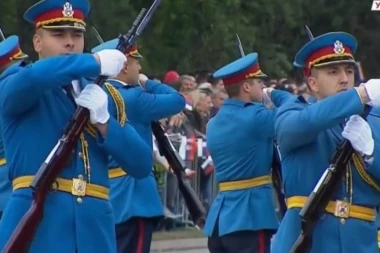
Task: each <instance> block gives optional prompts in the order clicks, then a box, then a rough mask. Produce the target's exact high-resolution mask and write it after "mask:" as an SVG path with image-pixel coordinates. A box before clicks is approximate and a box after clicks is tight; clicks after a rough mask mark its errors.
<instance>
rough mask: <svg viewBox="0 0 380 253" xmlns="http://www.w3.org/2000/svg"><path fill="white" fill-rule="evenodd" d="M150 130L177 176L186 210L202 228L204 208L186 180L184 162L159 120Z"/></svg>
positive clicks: (153, 123) (198, 226)
mask: <svg viewBox="0 0 380 253" xmlns="http://www.w3.org/2000/svg"><path fill="white" fill-rule="evenodd" d="M152 132H153V134H154V136H155V137H156V140H157V144H158V150H159V151H160V154H161V155H163V156H165V158H166V160H167V161H168V163H169V165H170V168H171V169H172V170H173V172H174V174H175V175H176V177H177V180H178V188H179V191H180V192H181V194H182V197H183V199H184V200H185V203H186V207H187V210H188V211H189V214H190V216H191V219H192V220H193V223H194V225H195V226H196V227H197V228H201V229H202V228H203V227H204V224H205V220H206V210H205V208H204V207H203V205H202V203H201V201H200V200H199V198H198V196H197V194H196V193H195V191H194V189H193V188H192V187H191V185H190V183H189V182H188V181H187V180H186V175H185V169H186V164H185V162H184V161H183V160H182V158H181V157H180V156H179V154H178V152H177V151H176V150H175V148H174V147H173V144H172V143H171V141H170V140H169V138H168V136H167V135H166V134H165V131H164V129H163V128H162V126H161V124H160V123H159V122H152Z"/></svg>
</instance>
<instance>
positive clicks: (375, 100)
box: [360, 79, 380, 107]
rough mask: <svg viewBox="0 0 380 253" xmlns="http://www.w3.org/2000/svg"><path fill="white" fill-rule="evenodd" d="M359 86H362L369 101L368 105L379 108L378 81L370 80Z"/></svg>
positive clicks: (379, 90)
mask: <svg viewBox="0 0 380 253" xmlns="http://www.w3.org/2000/svg"><path fill="white" fill-rule="evenodd" d="M360 86H364V87H365V89H366V91H367V94H368V97H369V99H370V100H371V101H370V102H369V103H368V104H369V105H371V106H375V107H380V79H370V80H369V81H368V82H366V83H362V84H361V85H360Z"/></svg>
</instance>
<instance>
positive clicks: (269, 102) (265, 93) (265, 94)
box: [263, 88, 274, 108]
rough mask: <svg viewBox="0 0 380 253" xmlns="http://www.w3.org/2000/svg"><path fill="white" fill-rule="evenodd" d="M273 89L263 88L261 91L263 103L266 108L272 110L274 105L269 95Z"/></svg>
mask: <svg viewBox="0 0 380 253" xmlns="http://www.w3.org/2000/svg"><path fill="white" fill-rule="evenodd" d="M273 90H274V89H273V88H264V89H263V103H264V105H265V106H266V107H268V108H272V107H274V104H273V102H272V100H271V99H270V95H271V93H272V91H273Z"/></svg>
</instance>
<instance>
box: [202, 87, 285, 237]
mask: <svg viewBox="0 0 380 253" xmlns="http://www.w3.org/2000/svg"><path fill="white" fill-rule="evenodd" d="M291 98H292V95H291V94H290V93H288V92H284V91H273V92H272V94H271V100H272V101H273V103H274V104H275V105H276V106H280V105H282V104H284V103H285V102H287V101H288V100H289V99H291ZM276 112H277V108H276V109H272V110H268V109H267V108H266V107H265V106H264V105H263V104H261V103H244V102H243V101H241V100H236V99H227V100H226V101H225V102H224V103H223V105H222V107H221V108H220V110H219V111H218V114H217V115H215V116H214V117H213V118H212V119H211V120H210V122H209V123H208V125H207V131H206V136H207V147H208V150H209V152H210V154H211V157H212V159H213V162H214V165H215V172H216V180H217V182H218V183H221V182H230V181H238V180H244V179H251V178H258V177H261V176H269V175H270V168H271V162H272V157H273V137H274V120H275V115H276ZM217 222H218V229H219V236H223V235H226V234H229V233H232V232H236V231H243V230H253V231H256V230H262V229H277V228H278V220H277V217H276V213H275V206H274V202H273V189H272V185H271V183H270V181H269V183H266V184H264V185H261V186H257V187H253V188H249V189H243V190H232V191H220V192H219V193H218V195H217V196H216V198H215V200H214V201H213V203H212V205H211V208H210V210H209V213H208V216H207V220H206V225H205V228H204V233H205V234H206V235H207V236H211V235H212V233H213V231H214V228H215V225H216V223H217Z"/></svg>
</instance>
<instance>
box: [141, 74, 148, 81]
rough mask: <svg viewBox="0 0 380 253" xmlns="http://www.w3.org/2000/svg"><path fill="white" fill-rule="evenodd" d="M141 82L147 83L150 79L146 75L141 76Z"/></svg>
mask: <svg viewBox="0 0 380 253" xmlns="http://www.w3.org/2000/svg"><path fill="white" fill-rule="evenodd" d="M139 80H140V81H143V82H146V81H148V77H147V76H146V75H144V74H139Z"/></svg>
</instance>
